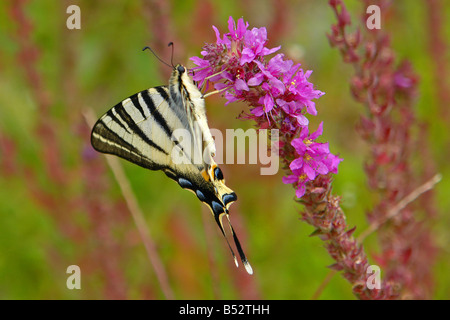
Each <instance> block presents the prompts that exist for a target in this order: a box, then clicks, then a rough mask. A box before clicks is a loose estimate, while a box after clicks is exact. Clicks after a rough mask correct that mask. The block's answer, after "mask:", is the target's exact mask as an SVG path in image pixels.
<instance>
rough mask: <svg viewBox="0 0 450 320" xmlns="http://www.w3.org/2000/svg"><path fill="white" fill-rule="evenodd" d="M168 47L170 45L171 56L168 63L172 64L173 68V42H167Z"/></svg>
mask: <svg viewBox="0 0 450 320" xmlns="http://www.w3.org/2000/svg"><path fill="white" fill-rule="evenodd" d="M167 46H168V47H172V56H171V57H170V63H171V64H172V68H175V65H174V64H173V47H174V45H173V42H172V41H171V42H169V44H168V45H167Z"/></svg>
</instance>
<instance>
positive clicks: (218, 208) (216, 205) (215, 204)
mask: <svg viewBox="0 0 450 320" xmlns="http://www.w3.org/2000/svg"><path fill="white" fill-rule="evenodd" d="M211 207H212V209H213V211H214V214H216V215H218V214H221V213H222V212H224V210H223V206H222V205H221V204H220V203H218V202H216V201H213V202H212V203H211Z"/></svg>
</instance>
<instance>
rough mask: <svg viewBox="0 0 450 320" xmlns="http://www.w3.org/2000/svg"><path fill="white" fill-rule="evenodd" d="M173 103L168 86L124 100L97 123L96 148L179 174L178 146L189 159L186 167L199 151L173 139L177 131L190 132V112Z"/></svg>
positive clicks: (92, 140)
mask: <svg viewBox="0 0 450 320" xmlns="http://www.w3.org/2000/svg"><path fill="white" fill-rule="evenodd" d="M170 101H171V100H170V98H169V93H168V89H167V87H165V86H161V87H156V88H151V89H148V90H144V91H141V92H138V93H136V94H134V95H132V96H131V97H129V98H127V99H125V100H123V101H122V102H120V103H118V104H117V105H116V106H114V107H113V108H111V109H110V110H109V111H108V112H107V113H106V114H104V115H103V116H102V117H101V118H100V119H99V120H98V121H97V123H96V124H95V126H94V128H93V129H92V134H91V143H92V146H93V147H94V149H96V150H97V151H99V152H103V153H109V154H113V155H117V156H119V157H121V158H124V159H126V160H128V161H131V162H133V163H135V164H137V165H139V166H142V167H144V168H148V169H151V170H163V171H166V170H170V171H174V170H175V167H176V166H177V165H176V164H174V163H173V158H172V155H173V149H174V147H176V146H178V149H180V150H183V151H184V152H183V155H182V156H184V157H187V158H188V159H187V160H186V161H184V163H189V162H191V163H192V161H190V159H189V158H191V157H193V155H191V154H190V152H192V150H195V149H194V148H193V147H192V145H191V143H189V144H188V141H182V142H181V143H180V142H179V141H178V140H177V139H175V138H174V137H173V132H174V130H176V129H184V130H187V131H190V127H189V123H188V119H187V117H186V112H185V111H184V110H183V108H182V106H181V107H180V106H177V105H175V104H173V103H170ZM183 166H184V165H182V166H181V167H183ZM179 169H181V168H179ZM198 169H201V168H197V170H198ZM177 171H179V170H177Z"/></svg>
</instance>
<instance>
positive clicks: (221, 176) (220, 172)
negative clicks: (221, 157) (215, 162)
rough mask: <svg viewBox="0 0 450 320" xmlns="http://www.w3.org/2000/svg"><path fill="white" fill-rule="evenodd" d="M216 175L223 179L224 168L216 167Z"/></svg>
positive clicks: (217, 177)
mask: <svg viewBox="0 0 450 320" xmlns="http://www.w3.org/2000/svg"><path fill="white" fill-rule="evenodd" d="M214 176H215V177H216V179H218V180H223V173H222V170H220V168H219V167H216V168H215V169H214Z"/></svg>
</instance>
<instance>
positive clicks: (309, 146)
mask: <svg viewBox="0 0 450 320" xmlns="http://www.w3.org/2000/svg"><path fill="white" fill-rule="evenodd" d="M248 27H249V24H248V23H246V22H244V20H243V19H242V18H241V19H239V20H238V21H237V24H236V23H235V21H234V20H233V18H232V17H230V18H229V19H228V30H229V32H228V33H226V34H224V35H223V36H221V35H220V32H219V30H218V29H217V28H216V27H213V29H214V32H215V33H216V43H215V44H207V45H205V46H204V47H203V50H202V52H201V55H202V57H203V58H200V57H192V58H191V60H192V61H193V62H194V64H195V65H196V67H194V68H193V69H192V70H191V71H192V73H193V79H194V80H195V81H198V82H200V84H201V85H202V86H203V85H204V84H205V82H206V84H208V83H212V84H213V86H214V88H215V89H216V90H218V91H222V92H224V97H225V99H226V100H227V102H226V104H228V103H230V102H235V101H244V102H246V103H248V105H250V113H249V114H246V115H245V116H243V117H245V118H248V119H253V120H255V121H256V122H257V124H258V125H259V127H260V128H277V129H280V131H281V137H289V138H288V140H287V141H284V142H283V145H285V146H287V147H286V148H287V149H286V151H285V152H284V153H285V162H287V164H288V165H289V168H290V170H291V173H292V174H291V175H289V176H287V177H284V178H283V182H284V183H292V184H294V187H296V189H297V190H296V195H297V197H298V198H300V197H302V196H303V195H304V193H305V190H306V189H305V184H306V183H307V182H308V181H311V180H314V179H315V178H316V177H317V176H318V175H324V174H328V173H329V172H332V173H337V167H338V164H339V162H340V161H342V159H340V158H338V157H337V156H335V155H333V154H331V153H330V151H329V148H328V143H326V142H317V141H316V139H317V138H318V137H319V136H321V135H322V129H323V124H320V126H319V128H318V129H317V131H316V132H314V133H312V134H311V135H309V129H308V124H309V120H308V118H307V117H306V114H309V115H313V116H315V115H317V110H316V106H315V103H314V102H313V101H312V100H314V99H318V98H320V97H321V96H322V95H323V94H324V93H323V92H322V91H319V90H316V89H314V86H313V84H312V83H310V82H309V81H308V78H309V76H310V75H311V73H312V71H307V72H304V71H303V70H302V69H301V68H300V64H294V62H293V61H292V60H288V59H285V56H284V54H282V53H279V54H276V55H275V56H274V57H272V58H270V59H269V60H267V59H266V56H268V55H270V54H273V53H275V52H276V51H278V50H279V49H280V47H276V48H267V31H266V28H253V29H251V30H249V29H248ZM287 159H293V160H292V161H290V162H289V161H288V160H287Z"/></svg>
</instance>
